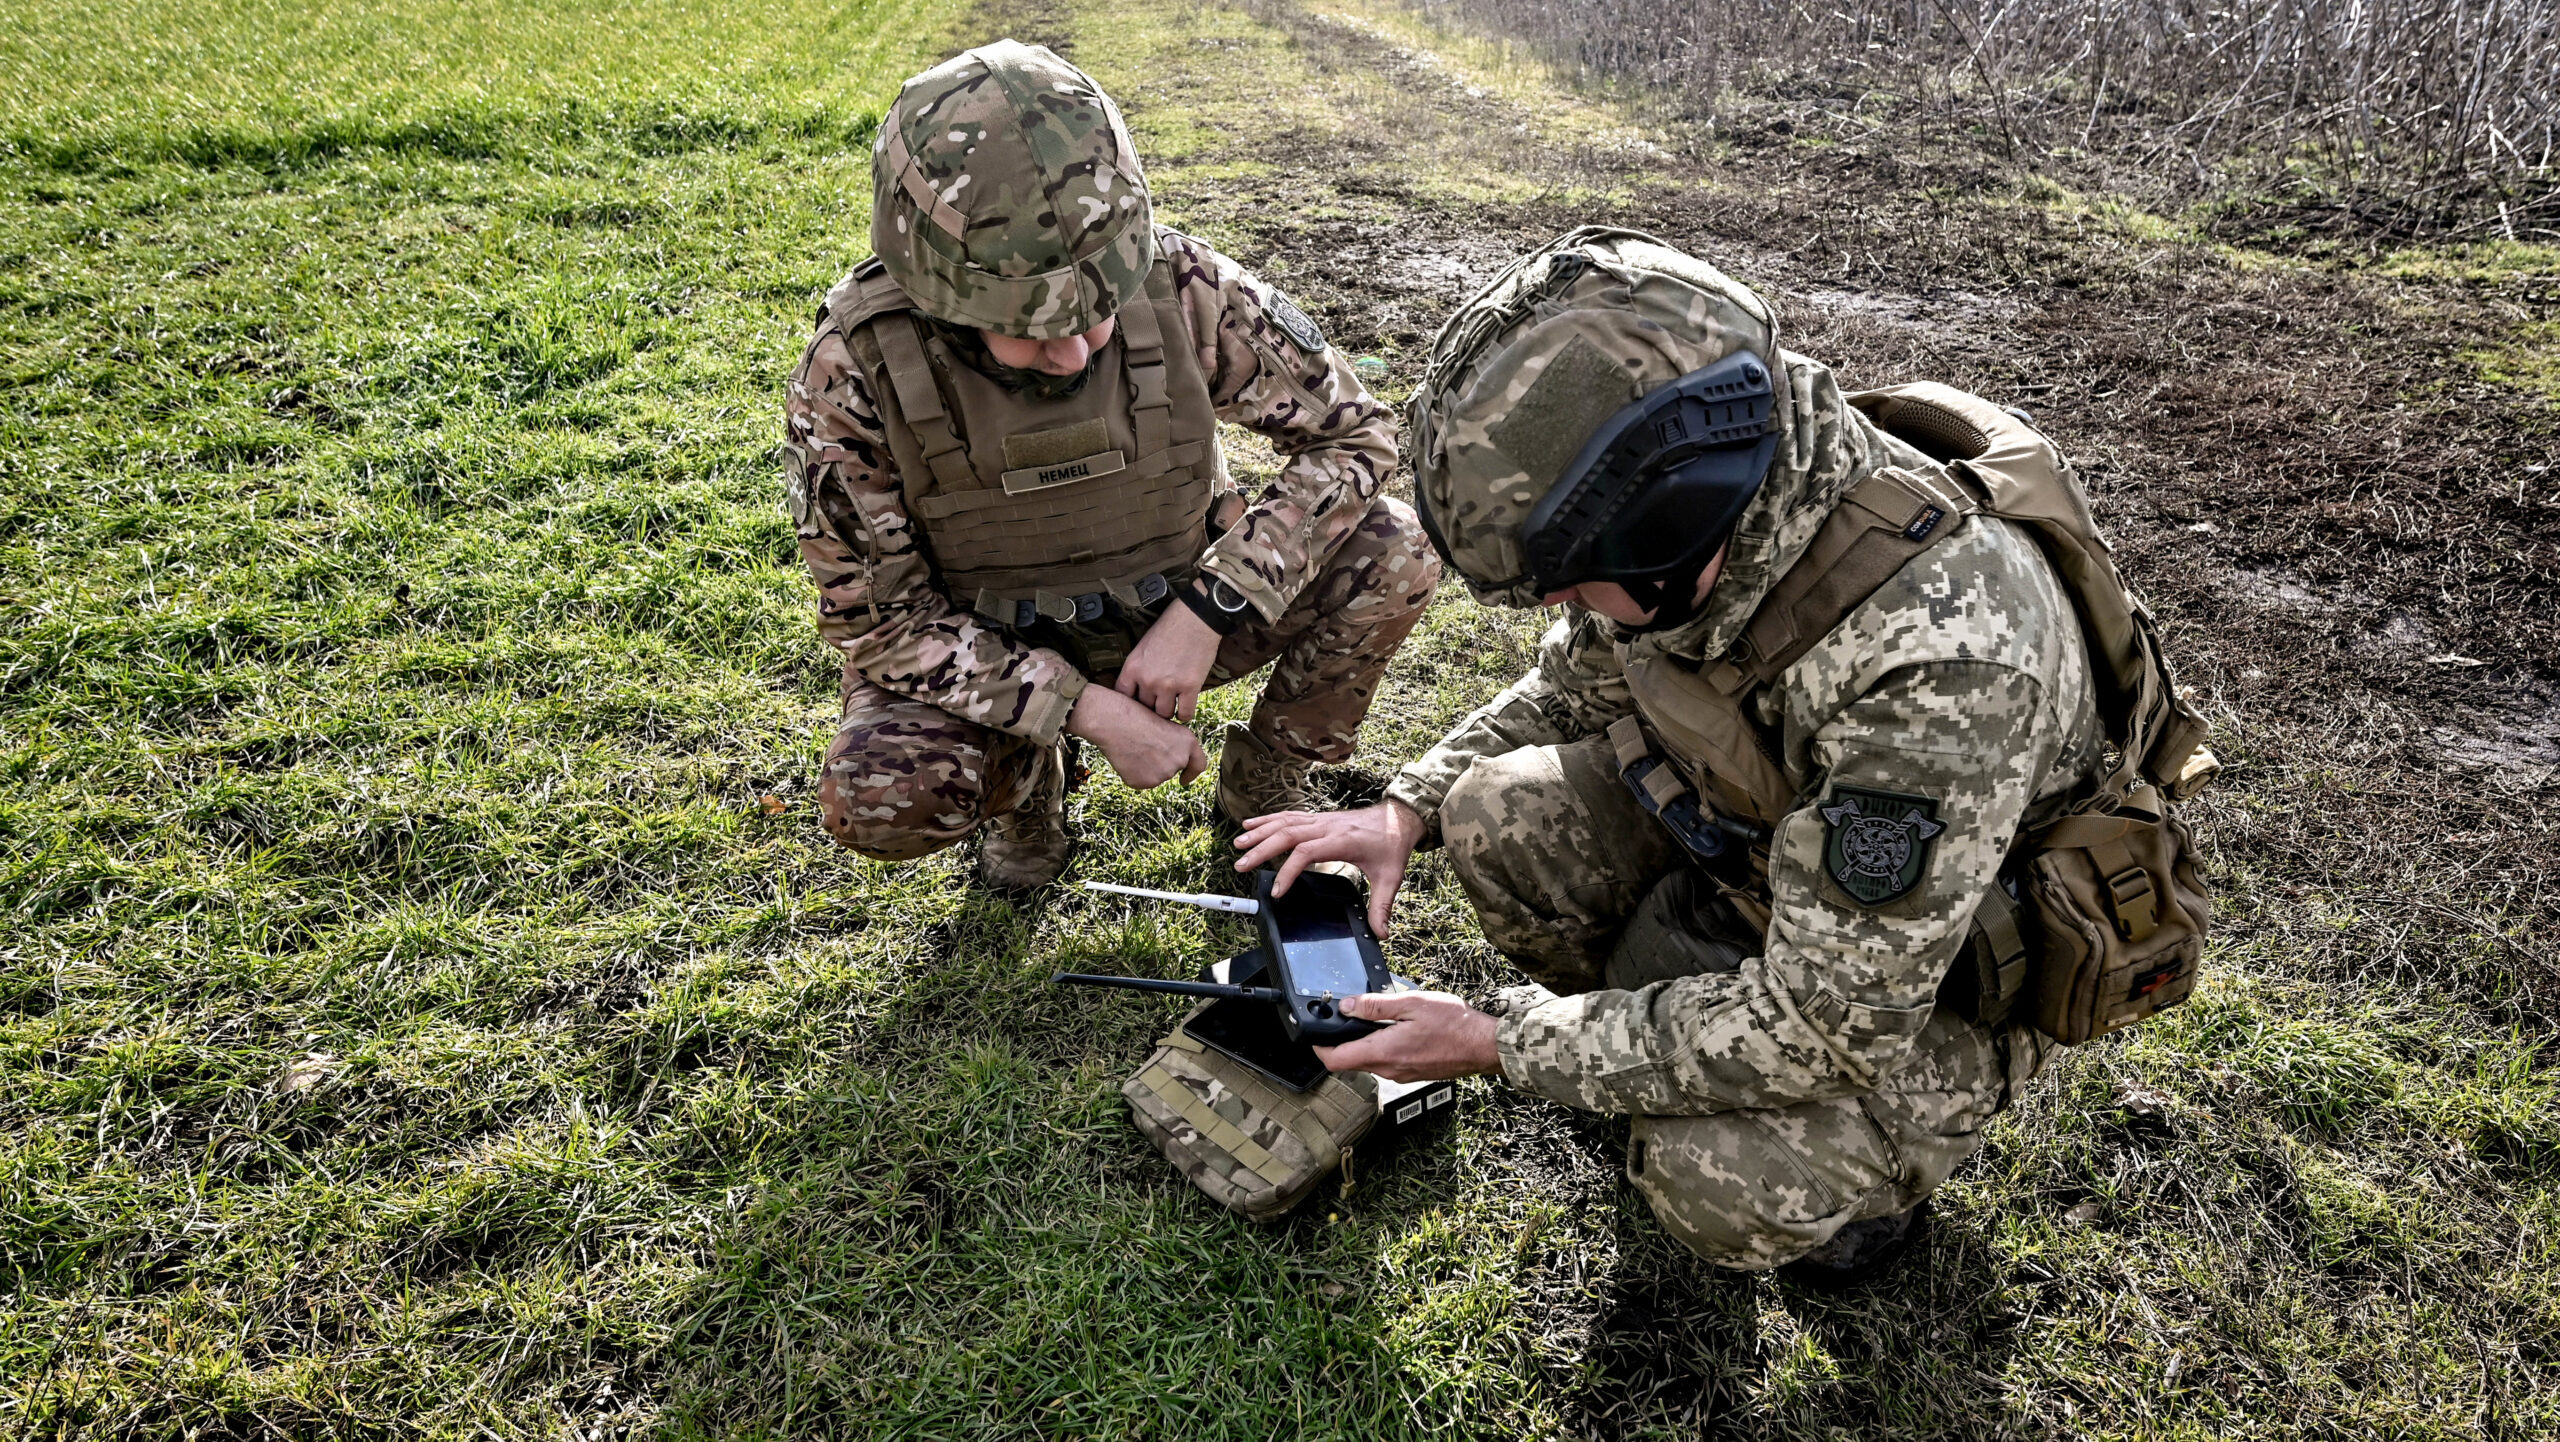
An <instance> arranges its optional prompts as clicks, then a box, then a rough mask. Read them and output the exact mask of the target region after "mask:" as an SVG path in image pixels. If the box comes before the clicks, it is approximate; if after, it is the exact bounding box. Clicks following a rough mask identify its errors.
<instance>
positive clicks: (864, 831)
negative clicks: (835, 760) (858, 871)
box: [818, 765, 978, 861]
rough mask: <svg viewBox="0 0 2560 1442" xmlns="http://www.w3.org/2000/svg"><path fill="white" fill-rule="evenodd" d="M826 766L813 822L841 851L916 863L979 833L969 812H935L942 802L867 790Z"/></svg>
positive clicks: (896, 790) (895, 790) (898, 791)
mask: <svg viewBox="0 0 2560 1442" xmlns="http://www.w3.org/2000/svg"><path fill="white" fill-rule="evenodd" d="M847 769H849V768H844V767H841V766H833V765H831V766H829V767H828V768H827V774H826V778H825V779H824V780H823V781H821V782H819V784H818V819H819V822H820V824H821V825H823V826H825V827H826V829H827V835H829V836H831V837H833V838H835V840H836V843H837V844H838V845H840V846H844V847H847V848H849V849H851V850H853V851H855V852H857V853H859V854H860V855H862V856H864V857H866V858H868V859H870V860H872V861H915V860H919V859H921V858H923V857H927V856H931V855H932V854H933V853H935V852H937V851H940V850H942V849H943V848H944V847H947V846H950V845H953V844H954V843H956V842H959V841H962V840H964V839H966V838H967V837H968V835H969V833H970V832H972V831H975V830H977V829H978V817H977V814H976V811H975V809H974V808H972V809H969V810H966V811H937V810H936V809H934V808H935V804H936V803H938V802H940V801H941V800H942V799H943V798H940V797H935V796H929V795H916V794H913V793H911V792H908V791H906V790H905V789H904V788H901V787H896V786H869V785H865V784H863V783H862V782H861V781H860V780H858V779H856V778H855V777H852V776H848V775H847V774H845V773H846V770H847Z"/></svg>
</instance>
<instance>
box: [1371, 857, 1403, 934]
mask: <svg viewBox="0 0 2560 1442" xmlns="http://www.w3.org/2000/svg"><path fill="white" fill-rule="evenodd" d="M1403 884H1404V868H1403V867H1401V866H1381V867H1379V868H1378V869H1377V872H1376V873H1375V874H1374V875H1372V876H1371V877H1370V878H1369V929H1370V930H1371V931H1374V932H1376V933H1377V934H1378V935H1380V936H1384V935H1386V934H1387V917H1388V915H1389V914H1390V913H1392V912H1393V911H1394V910H1395V909H1396V888H1397V887H1399V886H1402V885H1403Z"/></svg>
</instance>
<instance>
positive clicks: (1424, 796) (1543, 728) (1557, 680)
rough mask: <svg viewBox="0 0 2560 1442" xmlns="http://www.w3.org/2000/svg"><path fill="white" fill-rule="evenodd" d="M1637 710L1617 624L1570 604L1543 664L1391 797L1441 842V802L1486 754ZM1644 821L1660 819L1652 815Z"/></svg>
mask: <svg viewBox="0 0 2560 1442" xmlns="http://www.w3.org/2000/svg"><path fill="white" fill-rule="evenodd" d="M1634 709H1635V699H1634V698H1633V697H1632V696H1631V695H1630V694H1629V693H1628V691H1627V680H1626V674H1625V672H1624V671H1623V670H1621V669H1620V666H1619V663H1618V629H1617V627H1616V626H1614V625H1612V624H1611V623H1610V622H1609V620H1608V618H1607V617H1604V616H1601V615H1599V614H1597V613H1595V612H1592V611H1586V610H1584V609H1582V608H1581V607H1579V606H1569V607H1566V608H1565V609H1564V613H1563V614H1562V615H1561V616H1559V617H1557V619H1556V622H1555V624H1554V625H1552V626H1549V627H1548V628H1547V632H1546V634H1545V635H1544V636H1541V637H1540V638H1539V639H1538V664H1537V666H1536V667H1535V668H1534V669H1532V670H1531V671H1530V672H1529V674H1528V675H1526V676H1523V677H1521V678H1520V679H1519V680H1517V681H1514V682H1512V683H1511V684H1510V686H1508V687H1506V688H1504V690H1503V692H1502V694H1500V695H1498V696H1496V697H1494V698H1493V699H1492V700H1490V701H1488V702H1486V703H1485V704H1483V705H1482V706H1479V707H1477V708H1476V709H1475V710H1474V711H1472V712H1470V713H1468V715H1467V716H1466V717H1465V718H1464V719H1462V720H1461V721H1459V722H1458V724H1457V726H1456V727H1455V728H1453V729H1452V730H1451V731H1450V732H1449V734H1448V735H1447V736H1444V737H1442V738H1441V740H1440V742H1439V744H1438V745H1436V746H1434V747H1432V748H1431V750H1430V751H1428V752H1426V753H1424V754H1423V755H1422V756H1421V757H1420V758H1418V759H1416V760H1415V761H1413V762H1411V763H1410V764H1408V765H1407V766H1405V768H1404V769H1403V770H1401V771H1399V772H1397V773H1396V775H1395V778H1394V779H1393V780H1391V781H1389V782H1388V783H1387V796H1388V797H1389V798H1390V799H1393V800H1396V801H1401V802H1403V803H1404V804H1405V805H1406V806H1408V807H1411V808H1412V809H1413V812H1414V814H1415V815H1417V816H1419V817H1421V818H1422V820H1423V827H1424V840H1425V842H1426V843H1429V842H1432V841H1438V840H1441V839H1442V833H1441V826H1440V817H1441V806H1442V802H1443V800H1444V799H1445V798H1446V797H1447V796H1448V794H1449V788H1450V787H1452V786H1454V785H1456V784H1457V781H1458V778H1459V777H1460V776H1463V775H1465V774H1466V772H1467V770H1468V768H1469V767H1471V766H1473V765H1475V764H1476V763H1477V762H1478V761H1479V760H1480V759H1482V758H1486V757H1494V756H1501V755H1504V754H1506V753H1508V752H1512V751H1516V750H1519V749H1520V748H1522V747H1524V746H1553V745H1557V744H1559V743H1562V742H1565V741H1570V740H1573V739H1575V738H1576V737H1581V736H1596V735H1598V734H1600V733H1601V732H1602V731H1605V730H1607V729H1608V728H1609V723H1610V722H1612V721H1615V720H1617V719H1618V718H1619V717H1621V716H1624V715H1626V714H1627V713H1628V712H1630V711H1633V710H1634ZM1629 804H1630V805H1632V804H1633V802H1632V800H1631V801H1630V802H1629ZM1645 824H1646V826H1647V828H1648V829H1650V828H1652V827H1653V826H1654V825H1655V823H1654V822H1653V820H1652V819H1651V818H1650V817H1647V818H1646V823H1645ZM1496 944H1497V945H1499V943H1496Z"/></svg>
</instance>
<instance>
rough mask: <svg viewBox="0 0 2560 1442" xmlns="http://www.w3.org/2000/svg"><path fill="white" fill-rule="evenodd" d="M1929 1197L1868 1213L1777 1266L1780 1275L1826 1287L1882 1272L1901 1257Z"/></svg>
mask: <svg viewBox="0 0 2560 1442" xmlns="http://www.w3.org/2000/svg"><path fill="white" fill-rule="evenodd" d="M1928 1213H1929V1199H1928V1198H1926V1197H1922V1198H1921V1199H1920V1201H1919V1204H1918V1205H1916V1206H1914V1207H1912V1208H1911V1209H1910V1210H1908V1211H1902V1212H1895V1213H1894V1214H1893V1215H1891V1216H1889V1217H1868V1218H1865V1219H1864V1220H1861V1221H1855V1222H1851V1223H1849V1224H1848V1225H1847V1226H1845V1227H1842V1228H1841V1229H1840V1230H1838V1231H1836V1232H1833V1233H1832V1234H1831V1240H1829V1241H1827V1242H1824V1243H1823V1244H1822V1245H1821V1246H1819V1247H1816V1248H1814V1249H1813V1250H1812V1251H1810V1252H1807V1253H1805V1254H1804V1255H1803V1256H1801V1257H1798V1258H1796V1259H1795V1260H1794V1261H1792V1262H1789V1263H1787V1264H1786V1265H1785V1266H1783V1267H1780V1268H1779V1269H1778V1273H1779V1275H1781V1276H1784V1277H1786V1278H1788V1279H1789V1280H1791V1281H1797V1282H1802V1283H1804V1284H1805V1285H1807V1286H1810V1287H1817V1288H1820V1289H1822V1290H1825V1291H1836V1290H1838V1289H1840V1288H1843V1287H1854V1286H1856V1285H1858V1284H1859V1283H1861V1282H1865V1281H1870V1280H1872V1279H1874V1278H1876V1277H1878V1276H1881V1275H1883V1273H1884V1270H1885V1269H1886V1268H1887V1267H1890V1266H1892V1265H1893V1264H1894V1263H1895V1262H1897V1261H1899V1260H1901V1258H1902V1254H1903V1253H1905V1252H1907V1251H1910V1250H1911V1244H1912V1242H1913V1241H1914V1240H1916V1239H1917V1238H1918V1237H1919V1235H1920V1230H1921V1224H1922V1223H1923V1222H1924V1221H1926V1220H1927V1218H1928Z"/></svg>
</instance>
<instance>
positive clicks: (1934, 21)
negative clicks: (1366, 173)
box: [1410, 0, 2560, 236]
mask: <svg viewBox="0 0 2560 1442" xmlns="http://www.w3.org/2000/svg"><path fill="white" fill-rule="evenodd" d="M1410 3H1412V4H1414V6H1415V7H1416V8H1417V9H1419V10H1421V11H1423V12H1425V13H1426V14H1427V15H1429V16H1431V17H1432V18H1433V19H1435V20H1440V21H1443V22H1455V23H1457V24H1460V25H1464V26H1469V27H1471V28H1476V29H1479V30H1490V31H1492V32H1494V33H1497V34H1501V35H1504V36H1508V37H1513V38H1517V39H1519V40H1522V41H1524V42H1526V43H1527V44H1529V45H1530V46H1531V47H1532V48H1534V49H1535V50H1537V51H1538V52H1540V53H1541V54H1543V55H1545V56H1546V57H1548V58H1550V59H1552V60H1555V61H1559V62H1561V63H1563V64H1565V65H1568V66H1570V67H1573V68H1576V69H1578V70H1579V71H1581V72H1582V73H1583V75H1584V76H1585V77H1586V78H1588V79H1594V80H1601V81H1609V82H1621V81H1623V82H1632V83H1635V84H1638V85H1642V86H1645V87H1649V88H1654V89H1657V90H1661V91H1664V92H1666V93H1669V94H1672V95H1675V96H1678V97H1680V98H1681V99H1682V100H1683V101H1684V102H1685V103H1686V104H1687V105H1689V106H1690V107H1691V108H1693V109H1695V110H1698V111H1701V112H1703V113H1705V114H1708V115H1710V116H1714V117H1716V118H1731V117H1732V116H1733V115H1734V114H1735V113H1736V112H1747V111H1749V110H1751V109H1753V108H1755V107H1765V106H1766V105H1768V104H1769V103H1770V102H1773V101H1780V102H1786V103H1788V105H1789V107H1790V109H1791V110H1794V111H1796V112H1799V113H1804V114H1807V117H1808V118H1809V119H1811V120H1813V121H1814V122H1815V123H1818V124H1819V123H1823V122H1824V121H1825V120H1826V119H1827V120H1828V122H1830V123H1832V124H1833V125H1834V126H1835V127H1837V128H1841V129H1844V130H1845V129H1868V130H1871V129H1874V128H1880V127H1882V126H1887V125H1892V124H1895V123H1897V122H1901V121H1909V120H1913V119H1921V118H1926V117H1932V116H1934V117H1936V118H1939V119H1954V120H1957V121H1960V122H1965V123H1967V124H1969V125H1971V126H1972V127H1974V128H1975V129H1976V131H1977V133H1978V134H1979V135H1980V136H1981V138H1982V139H1983V140H1984V141H1985V142H1987V143H1988V144H1989V145H1990V146H1991V148H1992V149H1993V150H1994V151H1995V152H1997V153H2001V154H2004V155H2006V156H2007V157H2008V158H2010V159H2013V160H2016V161H2018V162H2020V163H2024V164H2029V165H2034V166H2037V167H2039V168H2045V167H2051V166H2060V167H2063V168H2069V167H2071V166H2073V165H2074V164H2079V165H2083V166H2086V167H2088V168H2090V169H2093V170H2096V171H2099V172H2102V173H2103V174H2105V175H2106V176H2107V177H2108V178H2109V179H2110V180H2112V181H2114V182H2115V183H2118V184H2122V185H2126V186H2130V187H2133V188H2139V189H2147V190H2150V191H2153V192H2156V193H2159V194H2161V195H2163V196H2168V197H2175V198H2183V199H2196V198H2204V197H2247V198H2250V199H2254V200H2267V199H2281V200H2283V201H2285V202H2286V203H2288V205H2289V206H2291V207H2293V208H2295V209H2297V210H2299V209H2303V208H2306V207H2307V208H2309V209H2311V210H2313V211H2318V210H2324V209H2325V210H2328V211H2330V212H2332V213H2334V214H2336V215H2338V216H2341V217H2344V218H2346V219H2349V220H2352V221H2353V222H2354V223H2356V224H2358V225H2359V226H2361V227H2365V228H2377V229H2381V230H2384V231H2389V232H2409V231H2416V230H2434V229H2444V228H2470V229H2475V230H2481V231H2488V232H2499V231H2503V232H2504V233H2506V234H2508V235H2511V236H2513V235H2517V234H2519V233H2520V232H2522V231H2537V232H2538V233H2539V234H2542V235H2554V234H2560V231H2555V230H2553V229H2551V228H2550V227H2552V226H2554V225H2555V224H2560V171H2555V169H2554V166H2553V161H2554V157H2555V148H2556V146H2560V0H1824V3H1818V4H1808V3H1802V0H1669V3H1646V0H1410Z"/></svg>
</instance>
